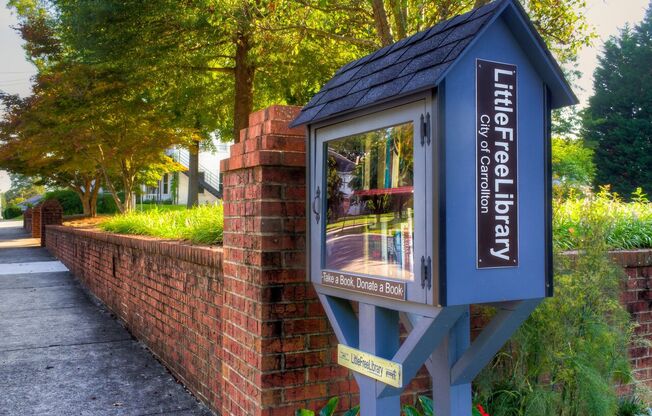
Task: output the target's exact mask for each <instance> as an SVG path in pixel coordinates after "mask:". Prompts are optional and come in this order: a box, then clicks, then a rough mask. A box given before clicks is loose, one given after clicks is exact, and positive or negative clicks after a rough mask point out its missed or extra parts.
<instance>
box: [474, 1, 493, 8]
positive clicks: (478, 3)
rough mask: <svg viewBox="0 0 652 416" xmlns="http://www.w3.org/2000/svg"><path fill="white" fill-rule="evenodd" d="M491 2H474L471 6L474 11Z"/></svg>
mask: <svg viewBox="0 0 652 416" xmlns="http://www.w3.org/2000/svg"><path fill="white" fill-rule="evenodd" d="M490 1H491V0H475V4H474V5H473V8H474V9H477V8H478V7H482V6H484V5H485V4H487V3H489V2H490Z"/></svg>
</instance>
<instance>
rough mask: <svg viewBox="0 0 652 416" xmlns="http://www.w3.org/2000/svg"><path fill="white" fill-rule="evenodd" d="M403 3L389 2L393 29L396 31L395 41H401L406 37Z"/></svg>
mask: <svg viewBox="0 0 652 416" xmlns="http://www.w3.org/2000/svg"><path fill="white" fill-rule="evenodd" d="M402 3H403V2H402V1H400V0H391V1H390V2H389V4H390V7H391V10H392V15H393V16H394V28H395V29H396V40H400V39H403V38H404V37H406V36H407V32H408V30H407V17H406V11H405V9H404V8H403V4H402Z"/></svg>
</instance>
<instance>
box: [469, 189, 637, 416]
mask: <svg viewBox="0 0 652 416" xmlns="http://www.w3.org/2000/svg"><path fill="white" fill-rule="evenodd" d="M581 232H582V237H581V238H578V239H577V247H576V248H577V249H578V252H577V253H576V254H575V255H574V256H572V257H569V256H567V255H560V254H557V255H556V256H555V262H554V263H555V267H556V270H555V295H554V297H552V298H548V299H546V300H545V301H544V302H543V303H542V304H541V305H540V306H539V308H537V309H536V311H535V312H534V313H533V314H532V315H531V316H530V318H529V319H528V320H527V321H526V322H525V324H524V325H523V326H522V327H521V328H520V329H519V330H518V332H517V333H516V334H515V335H514V336H513V337H512V339H511V341H510V342H509V343H508V345H507V346H506V347H505V348H504V349H503V350H502V351H501V352H500V353H499V354H498V355H497V357H496V358H495V359H494V360H493V362H492V364H491V365H489V366H488V367H487V368H486V369H485V370H484V371H483V372H482V373H481V374H480V375H479V376H478V377H477V378H476V389H477V392H476V393H477V399H479V400H480V401H481V402H482V403H486V404H487V413H489V414H490V415H491V416H516V415H518V416H521V415H533V416H534V415H536V416H581V415H592V416H612V415H614V414H615V413H616V410H617V407H618V399H617V395H616V392H615V388H614V386H615V385H616V384H618V383H628V382H630V381H631V370H630V367H629V360H628V356H627V350H628V347H629V345H631V343H632V342H633V337H634V335H633V327H632V324H631V323H630V317H629V314H628V313H627V311H626V310H625V309H624V308H623V306H622V305H621V304H620V302H619V294H620V284H621V276H622V270H621V269H620V268H619V267H617V266H615V265H614V264H612V263H611V262H610V260H609V259H608V257H607V256H606V254H605V253H606V251H607V249H608V246H607V237H608V234H609V225H608V224H606V223H605V221H604V216H603V214H602V213H601V211H600V209H594V207H593V205H591V201H590V200H589V202H587V205H585V206H584V212H583V228H582V229H581Z"/></svg>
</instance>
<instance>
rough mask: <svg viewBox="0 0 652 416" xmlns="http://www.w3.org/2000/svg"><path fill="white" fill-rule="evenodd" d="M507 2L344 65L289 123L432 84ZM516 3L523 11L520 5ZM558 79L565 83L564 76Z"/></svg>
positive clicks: (500, 0) (307, 120)
mask: <svg viewBox="0 0 652 416" xmlns="http://www.w3.org/2000/svg"><path fill="white" fill-rule="evenodd" d="M509 4H512V5H513V2H512V1H511V0H496V1H494V2H492V3H489V4H487V5H485V6H483V7H479V8H477V9H474V10H472V11H470V12H468V13H465V14H462V15H459V16H455V17H453V18H451V19H449V20H446V21H444V22H441V23H439V24H437V25H436V26H433V27H431V28H430V29H427V30H424V31H422V32H419V33H417V34H415V35H413V36H410V37H407V38H405V39H402V40H400V41H398V42H396V43H394V44H392V45H389V46H386V47H384V48H382V49H379V50H377V51H376V52H373V53H371V54H370V55H367V56H365V57H363V58H361V59H358V60H357V61H353V62H350V63H348V64H346V65H344V66H343V67H342V68H340V69H339V70H338V71H337V72H336V73H335V75H334V76H333V78H332V79H331V80H330V81H329V82H328V83H327V84H326V85H324V87H323V88H322V89H321V91H319V93H317V94H316V95H315V96H314V97H313V98H312V99H311V100H310V102H309V103H308V104H307V105H306V106H305V107H303V109H302V110H301V114H299V116H298V117H297V118H296V119H295V120H294V121H293V122H292V124H291V125H292V126H293V127H294V126H299V125H302V124H308V123H314V122H317V121H320V120H324V119H326V118H329V117H331V116H334V115H337V114H341V113H346V112H350V111H352V110H355V109H358V108H364V107H367V106H369V105H371V104H374V103H378V102H381V101H384V100H387V99H389V98H393V97H398V96H404V95H408V94H411V93H415V92H418V91H423V90H426V89H428V88H433V87H434V86H436V85H437V84H438V83H439V82H440V81H441V79H442V78H443V76H444V75H445V74H446V72H447V70H448V69H449V68H450V67H451V66H452V65H453V64H454V63H455V61H456V60H457V58H458V57H459V56H460V55H461V54H462V52H463V51H464V50H465V49H466V47H467V46H468V45H469V44H470V43H471V41H472V40H473V39H475V38H476V37H477V35H478V34H479V33H480V32H481V31H482V29H483V28H484V27H485V26H486V25H487V23H488V22H490V21H493V20H494V19H493V17H494V16H495V15H496V14H499V13H500V12H501V11H502V10H504V9H505V7H506V6H507V5H509ZM516 7H517V8H518V9H519V11H520V12H521V13H522V14H523V15H525V12H524V11H523V10H522V8H521V7H520V5H518V6H516ZM525 20H526V22H523V23H526V25H529V26H528V28H529V29H530V31H534V28H533V27H532V26H531V23H530V22H529V20H527V15H525ZM534 36H535V37H536V41H537V42H538V44H539V46H540V47H542V50H543V52H544V55H546V58H547V60H552V62H553V66H554V67H555V68H556V71H557V72H558V74H557V75H559V74H561V70H559V67H558V66H557V64H556V62H555V61H554V59H553V58H552V56H551V55H550V52H549V51H548V50H547V48H546V47H545V44H543V41H542V40H541V39H540V37H539V36H538V35H537V34H536V33H535V34H534ZM561 79H562V82H563V83H565V80H563V75H561ZM566 85H567V84H566ZM569 91H570V89H569ZM570 94H571V95H572V91H571V92H570ZM573 97H574V96H573Z"/></svg>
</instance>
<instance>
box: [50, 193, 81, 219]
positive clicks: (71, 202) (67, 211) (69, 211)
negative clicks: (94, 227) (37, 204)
mask: <svg viewBox="0 0 652 416" xmlns="http://www.w3.org/2000/svg"><path fill="white" fill-rule="evenodd" d="M44 199H45V200H48V199H56V200H57V201H59V203H60V204H61V207H62V208H63V214H64V215H76V214H82V213H83V212H84V208H83V207H82V202H81V200H80V199H79V195H77V194H76V193H75V192H74V191H71V190H68V189H60V190H57V191H50V192H48V193H46V194H45V197H44Z"/></svg>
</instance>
